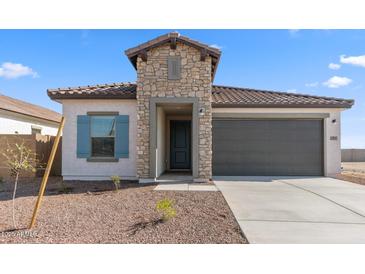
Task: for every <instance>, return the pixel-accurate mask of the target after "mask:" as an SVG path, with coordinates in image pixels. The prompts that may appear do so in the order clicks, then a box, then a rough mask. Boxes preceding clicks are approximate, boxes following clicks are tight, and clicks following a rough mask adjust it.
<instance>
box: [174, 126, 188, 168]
mask: <svg viewBox="0 0 365 274" xmlns="http://www.w3.org/2000/svg"><path fill="white" fill-rule="evenodd" d="M190 125H191V122H190V121H170V168H171V169H190V168H191V165H190V162H191V161H190V143H191V142H190V141H191V126H190Z"/></svg>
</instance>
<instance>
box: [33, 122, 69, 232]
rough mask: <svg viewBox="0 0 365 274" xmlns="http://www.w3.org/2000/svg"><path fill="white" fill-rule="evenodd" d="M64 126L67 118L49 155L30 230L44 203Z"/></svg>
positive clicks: (59, 128) (60, 127) (59, 129)
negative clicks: (42, 202)
mask: <svg viewBox="0 0 365 274" xmlns="http://www.w3.org/2000/svg"><path fill="white" fill-rule="evenodd" d="M64 125H65V117H62V119H61V123H60V126H59V127H58V131H57V136H56V139H55V141H54V143H53V147H52V150H51V154H50V155H49V158H48V163H47V167H46V170H45V172H44V175H43V179H42V183H41V187H40V189H39V194H38V199H37V203H36V204H35V207H34V211H33V216H32V221H31V222H30V225H29V229H31V228H33V226H34V224H35V221H36V218H37V214H38V210H39V207H40V206H41V201H42V198H43V195H44V191H45V189H46V185H47V182H48V177H49V173H50V172H51V168H52V165H53V160H54V157H55V156H56V152H57V148H58V144H59V142H60V138H61V133H62V130H63V127H64Z"/></svg>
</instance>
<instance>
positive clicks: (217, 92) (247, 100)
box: [48, 82, 354, 108]
mask: <svg viewBox="0 0 365 274" xmlns="http://www.w3.org/2000/svg"><path fill="white" fill-rule="evenodd" d="M48 95H49V97H50V98H51V99H54V100H57V99H98V98H99V99H113V98H114V99H135V98H136V84H135V83H129V82H128V83H113V84H104V85H95V86H84V87H74V88H59V89H49V90H48ZM212 96H213V102H212V105H213V107H324V108H326V107H329V108H350V107H351V106H352V105H353V104H354V101H353V100H349V99H340V98H332V97H320V96H314V95H305V94H298V93H286V92H278V91H267V90H258V89H250V88H237V87H227V86H220V85H213V87H212Z"/></svg>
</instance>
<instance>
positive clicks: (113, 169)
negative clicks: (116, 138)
mask: <svg viewBox="0 0 365 274" xmlns="http://www.w3.org/2000/svg"><path fill="white" fill-rule="evenodd" d="M62 105H63V115H64V116H65V119H66V122H65V128H64V130H63V140H62V176H63V178H64V180H110V176H112V175H118V176H120V177H121V178H122V179H136V139H137V138H136V136H137V112H136V100H115V99H113V100H63V101H62ZM91 111H102V112H108V111H110V112H119V115H129V158H120V159H119V161H118V162H88V161H87V160H86V159H80V158H77V155H76V151H77V149H76V148H77V147H76V146H77V115H86V114H87V112H91Z"/></svg>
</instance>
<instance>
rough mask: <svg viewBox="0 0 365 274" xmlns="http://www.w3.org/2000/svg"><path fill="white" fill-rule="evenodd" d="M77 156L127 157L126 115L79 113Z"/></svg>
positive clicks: (127, 117) (127, 134) (94, 157)
mask: <svg viewBox="0 0 365 274" xmlns="http://www.w3.org/2000/svg"><path fill="white" fill-rule="evenodd" d="M77 157H78V158H90V159H103V158H116V159H118V158H128V157H129V116H128V115H116V116H115V115H107V114H103V115H94V114H93V115H79V116H78V117H77Z"/></svg>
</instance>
